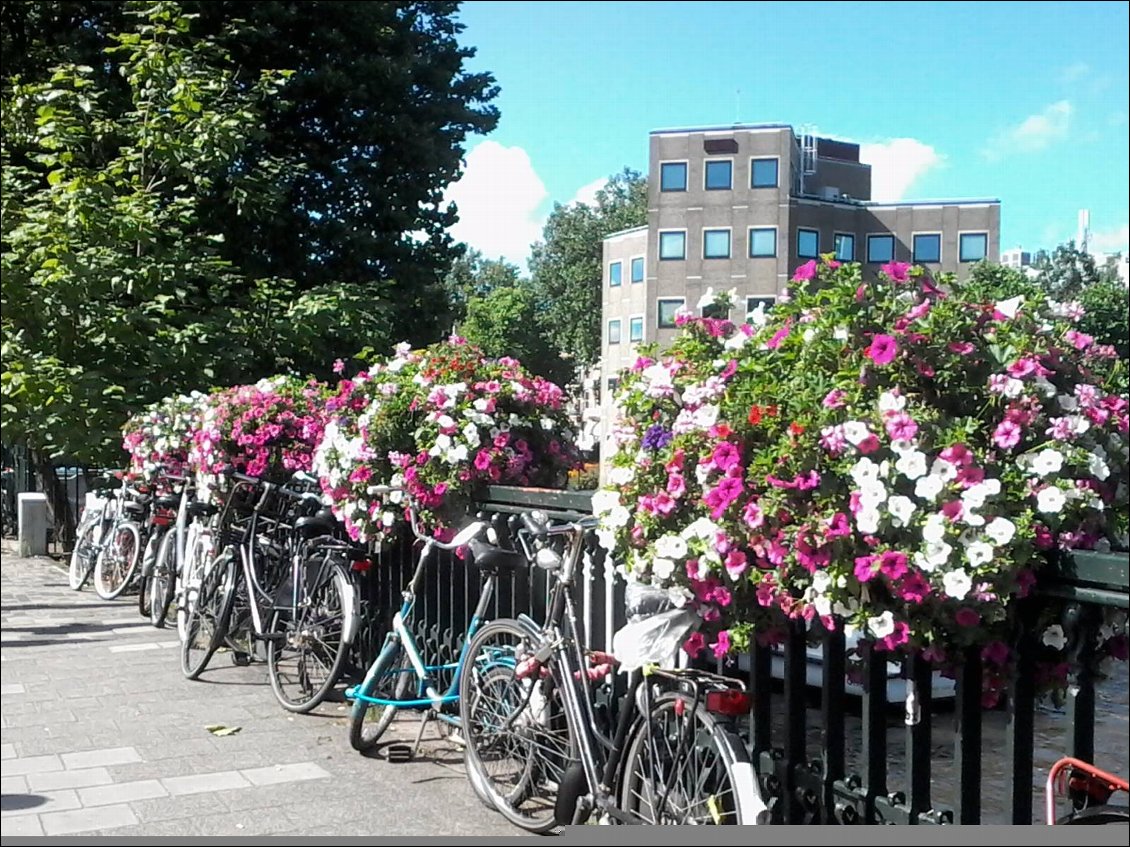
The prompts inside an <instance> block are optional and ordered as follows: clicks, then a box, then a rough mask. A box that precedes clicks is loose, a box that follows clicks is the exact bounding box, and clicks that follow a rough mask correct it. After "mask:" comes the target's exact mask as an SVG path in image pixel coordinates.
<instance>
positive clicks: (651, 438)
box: [642, 424, 672, 450]
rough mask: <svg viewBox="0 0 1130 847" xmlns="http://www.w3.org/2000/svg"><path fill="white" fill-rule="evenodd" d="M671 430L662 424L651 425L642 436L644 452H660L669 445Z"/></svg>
mask: <svg viewBox="0 0 1130 847" xmlns="http://www.w3.org/2000/svg"><path fill="white" fill-rule="evenodd" d="M671 438H672V435H671V430H669V429H667V428H666V427H665V426H663V425H662V424H652V425H651V426H649V427H648V428H647V432H645V433H644V435H643V442H642V443H643V448H644V449H645V450H662V449H663V448H664V447H666V446H667V445H668V444H670V443H671Z"/></svg>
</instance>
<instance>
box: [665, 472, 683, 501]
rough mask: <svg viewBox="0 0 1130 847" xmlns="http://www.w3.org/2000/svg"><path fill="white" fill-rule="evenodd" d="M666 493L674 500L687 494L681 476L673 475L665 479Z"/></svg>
mask: <svg viewBox="0 0 1130 847" xmlns="http://www.w3.org/2000/svg"><path fill="white" fill-rule="evenodd" d="M667 493H668V494H670V495H671V496H672V497H674V498H675V499H676V500H678V499H679V498H680V497H682V496H683V495H684V494H686V493H687V484H686V481H685V480H684V479H683V477H682V474H677V473H673V474H671V475H670V476H669V477H667Z"/></svg>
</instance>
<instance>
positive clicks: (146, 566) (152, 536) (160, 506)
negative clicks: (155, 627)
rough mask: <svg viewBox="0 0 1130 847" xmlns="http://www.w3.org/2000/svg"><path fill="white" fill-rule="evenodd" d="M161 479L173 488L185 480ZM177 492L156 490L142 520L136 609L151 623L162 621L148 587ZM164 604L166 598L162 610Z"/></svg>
mask: <svg viewBox="0 0 1130 847" xmlns="http://www.w3.org/2000/svg"><path fill="white" fill-rule="evenodd" d="M162 483H163V484H164V485H166V486H169V485H171V486H172V487H174V488H175V486H176V485H178V484H179V485H180V487H181V488H182V489H183V488H184V487H185V484H186V481H185V479H184V477H179V476H172V475H165V476H164V477H163V479H162ZM180 501H181V494H180V493H179V492H176V491H174V493H171V494H156V495H154V498H153V503H152V508H151V509H150V511H149V516H148V521H147V522H146V529H147V532H146V536H147V538H146V543H145V552H144V553H143V554H142V556H141V567H140V568H139V570H138V588H137V611H138V614H139V615H141V617H143V618H149V620H150V622H151V623H153V622H154V620H155V618H158V617H159V618H160V620H161V623H162V625H163V624H164V615H163V614H161V613H160V612H159V611H155V610H154V608H153V602H154V592H153V591H152V588H151V586H152V583H153V580H154V575H155V573H156V569H157V559H158V556H159V555H160V552H161V548H162V546H167V545H166V544H165V539H166V538H167V537H168V536H169V535H170V534H171V533H172V532H173V530H174V529H175V527H176V519H177V507H178V506H179V505H180ZM163 597H164V593H163V592H162V593H161V596H160V597H159V598H157V600H158V602H160V600H161V599H162V598H163ZM167 609H168V604H167V602H166V613H167Z"/></svg>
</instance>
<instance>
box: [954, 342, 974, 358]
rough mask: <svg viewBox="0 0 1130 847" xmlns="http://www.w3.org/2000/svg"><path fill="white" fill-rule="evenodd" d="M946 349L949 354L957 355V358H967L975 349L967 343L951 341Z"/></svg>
mask: <svg viewBox="0 0 1130 847" xmlns="http://www.w3.org/2000/svg"><path fill="white" fill-rule="evenodd" d="M947 348H948V349H949V351H950V352H951V353H957V354H958V355H959V356H968V355H969V354H970V353H972V352H973V351H974V350H975V349H976V348H975V347H974V346H973V345H972V344H970V343H969V342H968V341H951V342H950V343H949V344H948V345H947Z"/></svg>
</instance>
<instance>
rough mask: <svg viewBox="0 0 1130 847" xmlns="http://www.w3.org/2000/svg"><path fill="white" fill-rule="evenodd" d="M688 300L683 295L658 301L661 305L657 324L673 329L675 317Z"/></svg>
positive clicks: (660, 326)
mask: <svg viewBox="0 0 1130 847" xmlns="http://www.w3.org/2000/svg"><path fill="white" fill-rule="evenodd" d="M686 302H687V301H686V300H685V299H684V298H682V297H665V298H662V299H660V300H659V301H658V306H659V320H658V322H657V325H658V327H659V329H673V328H674V327H675V326H676V324H675V318H676V317H677V316H678V314H679V309H681V308H683V306H684V304H686Z"/></svg>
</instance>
